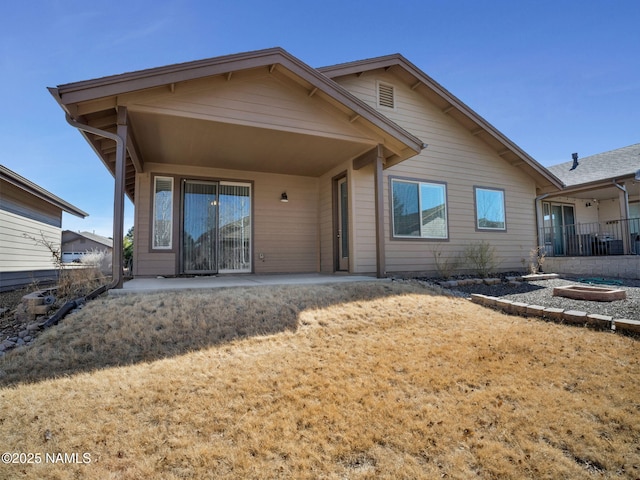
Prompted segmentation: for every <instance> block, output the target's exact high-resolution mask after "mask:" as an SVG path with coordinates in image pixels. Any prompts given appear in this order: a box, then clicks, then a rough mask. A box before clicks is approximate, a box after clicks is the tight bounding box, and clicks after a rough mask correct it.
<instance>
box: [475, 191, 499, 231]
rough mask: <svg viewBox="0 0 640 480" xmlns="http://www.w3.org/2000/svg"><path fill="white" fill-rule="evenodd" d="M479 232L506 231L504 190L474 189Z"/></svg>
mask: <svg viewBox="0 0 640 480" xmlns="http://www.w3.org/2000/svg"><path fill="white" fill-rule="evenodd" d="M474 190H475V197H476V227H477V228H478V230H506V229H507V220H506V214H505V203H504V190H499V189H494V188H484V187H474Z"/></svg>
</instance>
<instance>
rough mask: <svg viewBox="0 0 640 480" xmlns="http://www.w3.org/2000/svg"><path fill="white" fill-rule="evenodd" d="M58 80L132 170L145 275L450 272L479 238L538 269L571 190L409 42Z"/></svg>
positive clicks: (84, 125)
mask: <svg viewBox="0 0 640 480" xmlns="http://www.w3.org/2000/svg"><path fill="white" fill-rule="evenodd" d="M50 91H51V93H52V94H53V96H54V97H55V98H56V99H57V101H58V102H59V104H60V105H61V107H62V108H63V109H64V111H65V112H66V115H67V121H68V122H69V123H70V124H71V125H72V126H74V127H76V128H78V129H80V131H81V132H82V134H83V135H84V137H85V138H86V139H87V141H88V142H89V143H90V144H91V146H92V147H93V149H94V150H95V152H96V153H97V154H98V156H99V157H100V159H101V160H102V162H103V163H104V164H105V166H106V167H107V168H108V169H109V170H110V171H111V172H112V173H113V174H114V176H115V178H116V202H115V216H116V219H117V221H116V226H115V228H114V239H115V241H114V264H115V265H118V264H120V263H121V259H119V258H117V257H118V256H119V252H120V251H121V245H120V244H119V242H121V240H120V239H122V237H123V231H122V204H123V200H122V195H123V194H126V195H128V196H129V198H130V199H131V200H132V201H133V203H134V205H135V232H136V241H135V251H134V264H133V273H134V275H136V276H157V275H163V276H173V275H193V274H217V273H219V274H225V273H278V272H283V273H284V272H287V273H292V272H327V273H331V272H338V271H345V272H351V273H369V274H377V275H378V276H384V275H386V274H388V273H394V272H434V270H435V263H434V252H438V253H440V254H441V255H442V256H443V258H444V257H446V256H450V257H454V256H456V255H458V254H459V253H460V252H461V251H462V250H463V249H464V248H465V246H466V245H468V244H469V243H472V242H479V241H486V242H489V243H490V244H491V245H493V246H494V247H495V249H496V251H497V252H499V260H500V267H501V268H502V269H504V270H509V269H520V268H522V262H523V260H524V258H526V257H527V256H528V252H529V251H530V250H531V248H533V247H534V246H535V244H536V228H537V227H536V209H535V199H536V197H538V196H540V195H542V194H545V193H550V192H555V191H557V190H558V189H559V188H561V186H562V184H561V182H560V181H559V180H558V179H557V178H556V177H555V176H554V175H552V174H551V173H549V172H548V171H547V170H546V169H545V168H543V167H542V166H541V165H539V164H538V163H537V162H536V161H534V160H533V159H532V158H531V157H529V156H528V155H527V154H526V153H525V152H523V151H522V150H521V149H520V148H518V147H517V146H516V145H515V144H513V143H512V142H511V141H510V140H508V139H507V138H506V137H505V136H504V135H502V134H501V133H500V132H498V131H497V130H496V129H495V128H494V127H492V126H491V125H490V124H489V123H487V122H486V121H485V120H484V119H482V118H481V117H480V116H479V115H477V114H476V113H475V112H473V111H472V110H471V109H470V108H469V107H467V106H466V105H464V104H463V103H462V102H460V100H458V99H457V98H455V97H454V96H453V95H452V94H450V93H449V92H447V91H446V90H445V89H444V88H443V87H441V86H440V85H438V84H437V83H436V82H434V81H433V80H432V79H431V78H429V77H428V76H427V75H426V74H425V73H424V72H422V71H420V70H419V69H418V68H417V67H415V66H414V65H412V64H411V63H410V62H408V61H407V60H406V59H404V58H403V57H402V56H401V55H392V56H387V57H381V58H376V59H371V60H365V61H360V62H354V63H349V64H342V65H336V66H333V67H327V68H320V69H314V68H312V67H310V66H308V65H306V64H304V63H303V62H302V61H300V60H299V59H297V58H295V57H293V56H292V55H290V54H289V53H287V52H286V51H284V50H282V49H279V48H275V49H269V50H262V51H257V52H249V53H243V54H237V55H230V56H224V57H218V58H212V59H208V60H202V61H197V62H190V63H185V64H179V65H171V66H167V67H160V68H154V69H149V70H143V71H139V72H132V73H126V74H122V75H116V76H112V77H105V78H101V79H96V80H88V81H84V82H78V83H73V84H67V85H60V86H58V87H57V88H51V89H50ZM115 270H116V268H114V271H115ZM116 273H117V272H116ZM116 283H118V281H116Z"/></svg>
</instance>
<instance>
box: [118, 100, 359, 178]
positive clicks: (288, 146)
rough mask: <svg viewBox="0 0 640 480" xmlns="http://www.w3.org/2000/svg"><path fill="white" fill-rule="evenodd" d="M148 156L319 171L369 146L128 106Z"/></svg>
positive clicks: (238, 167)
mask: <svg viewBox="0 0 640 480" xmlns="http://www.w3.org/2000/svg"><path fill="white" fill-rule="evenodd" d="M130 119H131V125H132V130H133V132H134V136H135V139H136V142H137V145H138V149H139V150H140V151H141V152H143V156H144V159H145V161H146V162H152V163H161V164H176V165H180V164H187V165H191V166H197V167H212V168H224V169H233V170H246V171H258V172H268V173H282V174H288V175H303V176H319V175H322V174H323V173H324V172H326V171H328V170H330V169H331V168H333V167H335V166H337V165H339V164H340V163H342V162H344V161H346V160H348V159H350V158H353V157H356V156H358V155H360V154H361V153H364V152H365V151H367V150H369V149H371V148H372V145H371V144H366V143H362V142H356V141H347V140H344V139H336V138H327V137H322V136H315V135H306V134H301V133H296V132H288V131H282V130H275V129H267V128H258V127H254V126H247V125H236V124H232V123H223V122H217V121H209V120H203V119H196V118H188V117H180V116H170V115H164V114H156V113H148V112H135V111H130Z"/></svg>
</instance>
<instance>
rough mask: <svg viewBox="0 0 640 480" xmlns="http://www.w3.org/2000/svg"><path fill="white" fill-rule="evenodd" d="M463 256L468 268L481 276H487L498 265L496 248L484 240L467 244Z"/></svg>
mask: <svg viewBox="0 0 640 480" xmlns="http://www.w3.org/2000/svg"><path fill="white" fill-rule="evenodd" d="M464 258H465V260H466V262H467V264H468V265H469V268H470V269H471V270H473V271H474V273H476V274H477V275H479V276H481V277H482V278H486V277H488V276H489V273H491V272H492V271H494V270H495V269H496V267H497V266H498V259H497V256H496V249H495V248H493V247H492V246H491V244H490V243H489V242H485V241H484V240H482V241H480V242H476V243H470V244H469V245H467V247H466V248H465V251H464Z"/></svg>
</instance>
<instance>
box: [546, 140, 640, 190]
mask: <svg viewBox="0 0 640 480" xmlns="http://www.w3.org/2000/svg"><path fill="white" fill-rule="evenodd" d="M572 166H573V161H572V160H571V161H569V162H564V163H560V164H558V165H554V166H552V167H548V169H549V171H551V172H552V173H553V174H554V175H555V176H557V177H558V178H560V179H561V180H562V181H563V182H564V183H565V185H567V187H574V186H577V185H583V184H588V183H595V182H611V181H612V180H615V179H621V178H624V177H634V176H635V174H636V172H638V171H640V143H636V144H635V145H629V146H628V147H623V148H618V149H616V150H610V151H608V152H603V153H598V154H596V155H591V156H588V157H584V158H579V159H578V166H577V167H576V168H575V169H573V170H571V167H572Z"/></svg>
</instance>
